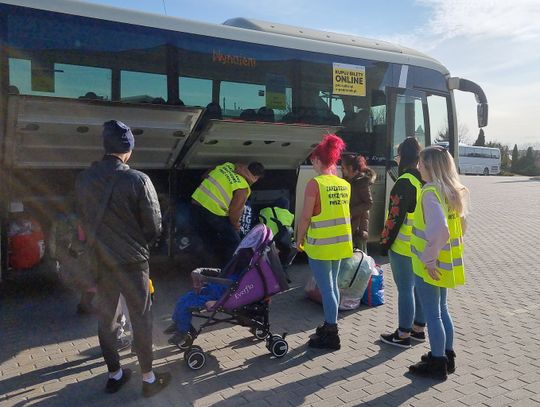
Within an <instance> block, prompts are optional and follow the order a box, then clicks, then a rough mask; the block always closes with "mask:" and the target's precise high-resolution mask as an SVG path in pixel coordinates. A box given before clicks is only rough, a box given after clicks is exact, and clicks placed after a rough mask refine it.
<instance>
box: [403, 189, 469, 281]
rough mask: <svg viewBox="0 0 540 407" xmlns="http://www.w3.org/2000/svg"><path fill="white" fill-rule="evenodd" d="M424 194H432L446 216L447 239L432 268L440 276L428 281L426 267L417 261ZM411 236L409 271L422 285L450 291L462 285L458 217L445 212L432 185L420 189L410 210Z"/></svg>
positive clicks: (422, 240)
mask: <svg viewBox="0 0 540 407" xmlns="http://www.w3.org/2000/svg"><path fill="white" fill-rule="evenodd" d="M428 192H432V193H434V194H435V196H436V197H437V199H438V200H439V202H440V203H441V206H442V208H443V210H444V214H445V216H446V221H447V224H448V231H449V234H450V237H449V238H448V242H446V245H445V246H444V247H443V248H442V249H441V251H440V252H439V256H438V257H437V261H436V268H437V270H438V271H439V272H440V273H441V276H440V279H439V280H434V279H433V278H431V276H430V275H429V273H428V272H427V268H426V266H425V264H424V263H422V261H421V260H420V255H421V254H422V253H423V252H424V250H425V248H426V245H427V240H426V223H425V219H424V210H423V207H422V199H423V197H424V195H425V194H426V193H428ZM412 233H413V234H412V237H411V252H412V257H411V258H412V264H413V271H414V273H415V274H416V275H418V276H420V277H421V278H422V279H423V280H424V281H425V282H426V283H428V284H431V285H434V286H438V287H444V288H454V287H456V286H458V285H463V284H465V268H464V266H463V231H462V229H461V218H460V216H459V214H458V213H457V212H456V211H449V208H448V205H447V204H446V202H445V200H444V199H442V198H441V194H440V193H439V191H438V190H437V188H436V187H434V186H433V185H427V186H424V187H423V188H422V193H421V197H420V201H419V202H418V203H417V204H416V210H415V211H414V222H413V231H412Z"/></svg>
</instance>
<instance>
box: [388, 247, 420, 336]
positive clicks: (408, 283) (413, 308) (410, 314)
mask: <svg viewBox="0 0 540 407" xmlns="http://www.w3.org/2000/svg"><path fill="white" fill-rule="evenodd" d="M388 256H389V257H390V267H391V268H392V275H393V276H394V281H395V283H396V287H397V290H398V322H399V330H400V331H401V332H411V329H412V326H413V323H414V324H415V325H417V326H422V327H423V326H425V325H426V319H425V317H424V312H423V309H422V304H421V303H420V301H419V300H418V295H416V289H415V287H414V276H415V274H414V272H413V267H412V261H411V258H410V257H407V256H403V255H402V254H399V253H396V252H394V251H392V250H389V251H388Z"/></svg>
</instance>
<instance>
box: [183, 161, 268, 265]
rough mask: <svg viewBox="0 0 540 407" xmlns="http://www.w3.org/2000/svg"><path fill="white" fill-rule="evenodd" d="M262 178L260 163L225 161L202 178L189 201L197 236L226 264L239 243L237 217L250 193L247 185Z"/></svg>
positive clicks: (238, 222)
mask: <svg viewBox="0 0 540 407" xmlns="http://www.w3.org/2000/svg"><path fill="white" fill-rule="evenodd" d="M263 176H264V167H263V165H262V164H261V163H258V162H252V163H250V164H249V165H247V166H246V165H244V164H233V163H230V162H226V163H224V164H221V165H218V166H216V167H215V168H214V169H212V170H211V171H210V172H209V173H208V174H207V175H206V177H205V178H204V179H203V181H202V182H201V184H200V185H199V187H198V188H197V189H196V190H195V192H194V193H193V195H191V198H192V203H193V205H192V209H193V215H194V217H195V221H196V222H197V224H198V228H199V233H200V235H201V238H202V240H203V242H204V243H205V245H206V249H207V250H208V251H212V252H217V254H218V255H220V256H221V261H222V262H223V263H226V262H228V261H229V260H230V259H231V258H232V255H233V253H234V251H235V250H236V246H238V244H239V243H240V235H239V233H238V231H239V229H240V217H241V216H242V212H243V210H244V205H245V203H246V200H247V199H248V197H249V195H250V193H251V185H253V184H254V183H255V182H257V180H259V179H260V178H262V177H263Z"/></svg>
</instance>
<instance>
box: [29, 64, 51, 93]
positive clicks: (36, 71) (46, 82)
mask: <svg viewBox="0 0 540 407" xmlns="http://www.w3.org/2000/svg"><path fill="white" fill-rule="evenodd" d="M31 75H32V91H34V92H51V93H52V92H54V63H53V62H49V61H45V60H32V62H31Z"/></svg>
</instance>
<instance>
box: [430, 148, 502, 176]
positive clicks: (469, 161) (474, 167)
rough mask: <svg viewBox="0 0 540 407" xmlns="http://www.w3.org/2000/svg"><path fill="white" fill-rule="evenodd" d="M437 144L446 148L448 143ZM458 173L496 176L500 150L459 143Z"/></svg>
mask: <svg viewBox="0 0 540 407" xmlns="http://www.w3.org/2000/svg"><path fill="white" fill-rule="evenodd" d="M437 144H438V145H440V146H443V147H444V148H448V144H449V143H448V142H447V141H441V142H438V143H437ZM458 171H459V173H460V174H477V175H497V174H499V173H500V172H501V150H500V149H498V148H496V147H480V146H468V145H466V144H462V143H459V160H458Z"/></svg>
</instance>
